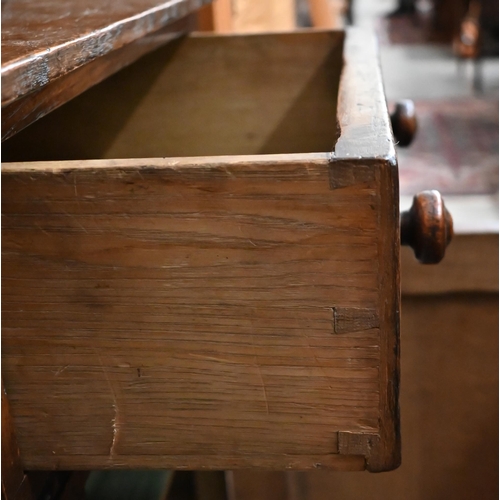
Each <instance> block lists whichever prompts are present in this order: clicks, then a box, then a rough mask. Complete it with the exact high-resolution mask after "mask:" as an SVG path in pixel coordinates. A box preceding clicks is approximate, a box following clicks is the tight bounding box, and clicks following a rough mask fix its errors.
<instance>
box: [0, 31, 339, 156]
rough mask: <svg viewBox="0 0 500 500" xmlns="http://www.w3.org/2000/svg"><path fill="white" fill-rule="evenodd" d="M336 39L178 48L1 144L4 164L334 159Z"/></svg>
mask: <svg viewBox="0 0 500 500" xmlns="http://www.w3.org/2000/svg"><path fill="white" fill-rule="evenodd" d="M343 39H344V34H343V33H342V32H311V31H308V32H304V33H285V34H259V35H237V36H214V35H206V34H204V35H191V36H189V37H185V38H182V39H180V40H176V41H174V42H172V43H170V44H168V45H167V46H165V47H162V48H160V49H159V50H157V51H155V52H154V53H152V54H149V55H147V56H145V57H144V58H142V59H141V60H140V61H137V62H136V63H135V64H133V65H131V66H129V67H128V68H125V69H124V70H122V71H121V72H119V73H118V74H116V75H114V76H112V77H111V78H108V79H107V80H106V81H104V82H102V83H101V84H99V85H97V86H95V87H93V88H92V89H90V90H89V91H87V92H85V93H84V94H82V95H81V96H79V97H78V98H76V99H74V100H73V101H71V102H69V103H67V104H66V105H64V106H62V107H60V108H59V109H57V110H55V111H54V112H53V113H51V114H50V115H48V116H46V117H45V118H42V119H41V120H39V121H38V122H37V123H34V124H33V125H32V126H30V127H29V128H27V129H26V130H24V131H23V132H21V133H20V134H18V135H17V136H15V137H13V138H12V139H10V140H9V141H5V142H4V143H3V144H2V155H3V156H2V157H3V160H4V161H39V160H81V159H97V158H134V157H135V158H148V157H178V156H207V155H243V154H245V155H251V154H269V153H308V152H328V151H331V150H332V148H333V145H334V143H335V142H336V140H337V134H338V131H337V125H336V114H337V96H338V87H339V80H340V72H341V69H342V46H343ZM304 123H307V127H304ZM56 137H57V140H55V139H54V138H56ZM26 144H29V147H26Z"/></svg>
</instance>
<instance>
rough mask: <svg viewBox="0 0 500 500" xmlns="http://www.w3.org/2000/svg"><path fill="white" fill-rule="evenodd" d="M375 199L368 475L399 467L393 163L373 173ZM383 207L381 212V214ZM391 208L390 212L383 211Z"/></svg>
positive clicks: (396, 190)
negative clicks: (374, 435) (376, 304)
mask: <svg viewBox="0 0 500 500" xmlns="http://www.w3.org/2000/svg"><path fill="white" fill-rule="evenodd" d="M377 173H378V175H379V176H380V177H379V180H380V182H379V186H380V198H379V210H378V213H379V216H380V226H379V232H380V233H379V234H380V237H379V241H378V255H379V263H378V264H379V270H380V271H379V280H380V281H379V283H380V294H379V297H380V315H381V317H380V324H381V328H380V441H379V442H378V444H377V443H375V444H374V446H373V447H372V448H371V450H370V455H369V456H368V457H367V462H366V465H367V469H368V470H369V471H370V472H382V471H387V470H392V469H395V468H397V467H399V465H400V464H401V430H400V412H399V381H400V361H399V360H400V336H399V325H400V310H401V285H400V249H401V244H400V231H399V177H398V167H397V163H393V162H392V161H385V162H382V163H381V164H380V168H379V169H377ZM382 207H385V208H386V209H385V210H382ZM387 207H392V210H387Z"/></svg>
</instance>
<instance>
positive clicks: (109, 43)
mask: <svg viewBox="0 0 500 500" xmlns="http://www.w3.org/2000/svg"><path fill="white" fill-rule="evenodd" d="M208 2H209V0H168V1H163V2H159V1H158V0H128V1H126V2H125V1H116V2H112V3H110V4H109V5H107V6H106V8H105V9H103V5H102V2H99V1H96V0H90V1H86V2H78V1H66V2H60V1H58V0H41V1H38V2H32V1H31V0H5V1H4V2H2V70H1V74H2V106H5V105H6V104H9V103H11V102H13V101H15V100H16V99H19V98H20V97H22V96H24V95H26V94H28V93H30V92H33V91H36V90H40V89H41V88H42V87H44V86H46V85H48V84H49V83H50V82H52V81H53V80H55V79H56V78H58V77H61V76H64V75H66V74H68V73H69V72H71V71H73V70H75V69H77V68H79V67H81V66H82V65H84V64H86V63H88V62H90V61H92V60H94V59H97V58H99V57H102V56H104V55H106V54H108V53H110V52H112V51H114V50H116V49H119V48H120V47H123V46H124V45H126V44H128V43H130V42H133V41H134V40H138V39H140V38H142V37H144V36H146V35H148V34H149V33H152V32H154V31H156V30H158V29H160V28H163V27H164V26H166V25H167V24H171V23H173V22H174V21H177V20H178V19H180V18H182V17H184V16H186V15H188V14H189V13H191V12H194V11H196V10H197V9H199V8H200V7H201V6H202V5H204V4H205V3H208Z"/></svg>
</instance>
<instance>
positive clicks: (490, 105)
mask: <svg viewBox="0 0 500 500" xmlns="http://www.w3.org/2000/svg"><path fill="white" fill-rule="evenodd" d="M415 108H416V112H417V118H418V131H417V136H416V138H415V140H414V142H413V144H412V145H411V146H409V147H408V148H397V154H398V162H399V170H400V175H399V179H400V191H401V194H414V193H415V192H417V191H420V190H423V189H438V190H440V191H441V192H442V193H446V194H465V193H467V194H485V193H496V192H497V191H498V100H495V101H493V100H483V99H477V98H473V97H469V98H462V99H456V100H449V101H417V102H416V103H415ZM389 109H392V105H391V103H389Z"/></svg>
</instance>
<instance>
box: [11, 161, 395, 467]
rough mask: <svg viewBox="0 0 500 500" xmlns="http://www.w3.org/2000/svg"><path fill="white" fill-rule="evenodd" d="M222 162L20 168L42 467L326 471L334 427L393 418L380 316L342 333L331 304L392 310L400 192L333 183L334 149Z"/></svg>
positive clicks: (36, 445) (21, 376)
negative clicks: (384, 280) (387, 274)
mask: <svg viewBox="0 0 500 500" xmlns="http://www.w3.org/2000/svg"><path fill="white" fill-rule="evenodd" d="M276 160H279V158H276ZM212 162H213V163H211V164H208V165H207V163H206V160H204V159H200V160H198V161H195V160H181V159H179V160H177V159H173V160H150V161H149V162H148V163H147V164H140V163H138V162H137V161H135V162H134V161H132V160H130V161H129V162H128V163H127V162H126V161H125V160H123V161H121V162H120V161H114V162H111V163H110V162H106V161H101V162H93V163H94V164H93V165H92V164H89V162H87V163H81V164H78V163H75V164H71V163H70V164H68V163H66V164H61V165H60V166H58V165H57V164H32V166H30V165H26V164H18V165H11V166H9V165H7V166H4V170H3V183H2V189H3V213H4V223H3V252H4V257H3V258H4V269H5V271H4V275H3V290H2V293H3V304H4V306H3V307H4V310H3V317H4V325H3V356H4V361H3V371H4V376H5V378H6V380H7V381H8V383H9V384H10V386H11V388H12V396H11V402H12V404H13V405H14V406H15V408H16V417H17V425H18V428H19V436H20V442H21V448H22V449H23V459H24V462H25V464H26V466H27V467H40V466H41V464H40V462H39V461H38V460H40V457H44V458H43V460H44V465H43V466H44V467H47V466H50V464H51V463H52V464H54V465H55V464H57V466H58V467H63V468H64V467H67V468H74V467H75V463H74V459H73V460H72V457H74V456H75V455H80V456H79V457H78V460H79V461H80V463H84V464H88V462H86V461H85V458H83V457H82V456H87V457H90V456H91V457H92V460H94V462H93V466H94V467H105V466H111V465H113V466H117V465H119V464H120V463H124V464H129V462H128V456H130V459H131V462H130V463H135V462H134V460H137V459H138V458H139V457H140V456H141V455H156V458H157V460H158V465H161V466H164V467H172V466H176V465H178V463H177V460H179V464H182V463H186V464H189V463H190V462H189V458H188V457H189V455H191V454H194V453H196V454H200V455H203V454H213V458H211V460H210V467H212V468H217V467H219V468H222V467H224V468H225V467H226V466H227V462H226V461H223V460H221V459H220V457H221V456H222V457H234V458H233V460H234V461H233V466H243V465H245V466H249V465H257V464H259V463H261V462H260V457H261V456H262V455H265V456H267V457H268V459H272V460H273V461H274V462H275V463H276V464H277V465H278V464H279V465H280V466H281V467H289V466H293V464H294V463H295V462H294V459H293V458H292V457H290V455H292V456H293V455H309V456H311V457H315V458H314V459H313V460H311V461H310V462H307V461H305V460H304V459H303V458H302V459H299V463H300V464H301V467H302V466H304V467H307V465H306V464H307V463H308V464H309V467H313V466H316V465H318V464H325V465H327V466H328V464H330V463H331V460H330V457H329V455H330V454H332V453H336V450H337V445H336V432H337V430H352V431H353V432H362V431H366V430H371V431H372V433H373V432H376V431H377V430H378V426H379V418H380V413H379V412H380V401H379V397H378V390H379V389H378V387H379V384H380V380H379V375H378V366H379V363H380V349H379V347H378V346H377V343H378V340H377V339H378V338H379V330H378V329H377V328H371V329H368V330H366V329H364V330H362V331H353V332H352V333H351V334H350V335H334V331H333V325H332V321H333V309H332V308H333V307H336V306H345V307H356V306H360V305H363V306H367V305H369V306H371V308H373V309H376V310H377V311H378V314H379V315H381V314H383V313H382V310H381V309H379V300H380V294H379V281H380V275H379V273H378V272H377V269H376V268H374V267H373V264H372V262H373V261H374V259H375V260H377V259H378V258H379V257H378V256H379V253H378V250H377V248H378V246H377V245H378V244H379V243H380V238H379V236H378V235H379V231H378V227H379V226H378V216H377V213H378V211H379V210H382V207H381V205H380V203H381V201H380V195H379V192H380V191H381V190H384V189H386V187H385V186H384V187H383V186H381V185H380V184H378V183H377V181H375V180H374V182H373V183H371V184H364V185H357V184H356V183H355V184H353V185H352V186H350V187H345V188H344V189H339V190H334V191H333V192H332V190H331V188H330V181H329V177H330V176H331V175H334V167H330V168H329V166H328V165H329V163H328V159H327V158H326V156H325V157H324V158H323V159H322V160H321V159H317V160H315V161H309V162H305V161H303V160H302V161H300V160H299V161H295V162H293V161H292V162H287V161H286V159H283V160H282V161H274V162H272V161H269V160H267V161H262V160H261V161H260V162H259V160H257V159H256V158H251V159H250V161H248V160H247V161H245V160H243V159H237V158H235V159H232V160H231V159H229V160H228V159H224V158H220V159H216V160H212ZM242 162H243V163H242ZM127 165H128V167H127ZM351 168H353V169H355V168H356V167H355V166H354V165H352V167H351ZM372 168H374V170H375V171H382V170H383V169H384V164H383V163H381V164H379V165H376V164H374V165H373V166H372ZM58 170H59V172H58ZM49 172H51V173H50V175H47V174H48V173H49ZM377 177H378V176H376V178H377ZM27 180H29V182H27ZM42 193H43V194H42ZM40 197H41V198H40ZM40 202H41V203H40ZM371 205H374V206H375V207H378V209H376V210H374V209H373V208H372V206H371ZM354 220H356V221H357V223H356V224H354V225H353V221H354ZM26 241H30V242H31V243H30V245H29V247H26V250H21V251H19V249H20V248H22V247H23V246H24V244H23V242H26ZM70 241H72V242H73V243H71V244H69V245H68V243H65V242H70ZM384 241H385V240H384ZM120 248H122V249H123V250H121V249H120ZM126 248H128V250H125V249H126ZM382 257H383V256H382ZM27 345H29V346H30V353H29V354H28V353H26V350H25V349H26V347H27ZM20 366H22V367H23V368H22V370H23V371H22V372H19V367H20ZM28 366H31V368H30V369H29V370H28V369H27V367H28ZM19 384H21V385H19ZM23 387H24V389H22V388H23ZM40 391H43V392H44V393H45V394H46V397H44V398H43V399H42V400H41V399H40V398H39V395H40ZM162 394H163V396H162ZM167 394H168V397H166V395H167ZM58 408H59V410H58ZM144 411H145V412H146V413H144ZM44 415H50V419H49V420H47V418H43V416H44ZM82 417H84V418H83V419H82ZM183 419H188V422H189V424H188V425H186V426H184V425H182V421H183ZM218 428H220V431H217V429H218ZM75 429H78V432H76V433H75ZM169 429H172V430H171V431H169ZM245 430H247V432H245ZM220 433H222V435H219V434H220ZM217 435H219V438H216V436H217ZM155 436H156V437H155ZM160 436H161V437H160ZM233 440H236V442H238V448H237V451H236V450H235V449H234V448H233V444H232V443H233ZM65 450H71V452H70V453H68V451H65ZM264 450H265V451H264ZM169 455H171V456H175V455H177V456H179V457H184V458H179V459H177V458H176V459H175V460H174V459H173V458H169ZM75 458H76V457H75ZM146 463H147V462H146ZM195 463H196V461H195Z"/></svg>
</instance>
